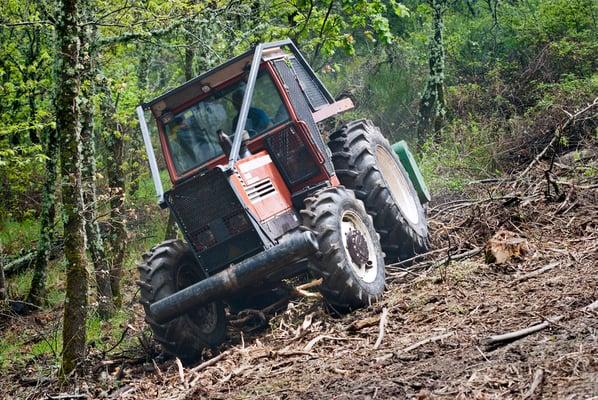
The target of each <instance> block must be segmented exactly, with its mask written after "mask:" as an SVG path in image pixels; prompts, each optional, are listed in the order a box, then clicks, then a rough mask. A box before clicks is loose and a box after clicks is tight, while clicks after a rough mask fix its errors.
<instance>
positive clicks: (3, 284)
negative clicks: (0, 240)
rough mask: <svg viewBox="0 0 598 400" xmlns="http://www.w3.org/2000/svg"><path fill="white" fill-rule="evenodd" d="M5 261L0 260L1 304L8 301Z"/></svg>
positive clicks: (0, 247) (0, 248)
mask: <svg viewBox="0 0 598 400" xmlns="http://www.w3.org/2000/svg"><path fill="white" fill-rule="evenodd" d="M1 250H2V246H0V251H1ZM2 261H3V259H2V258H0V302H2V301H4V300H6V297H7V296H6V280H5V279H4V262H2Z"/></svg>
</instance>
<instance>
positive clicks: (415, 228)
mask: <svg viewBox="0 0 598 400" xmlns="http://www.w3.org/2000/svg"><path fill="white" fill-rule="evenodd" d="M328 146H329V147H330V150H331V151H332V162H333V164H334V168H335V170H336V174H337V176H338V178H339V180H340V182H341V183H342V184H343V185H344V186H346V187H347V188H349V189H352V190H353V191H355V194H356V196H357V198H359V199H361V200H363V202H364V204H365V206H366V209H367V211H368V213H369V214H370V215H371V216H372V218H373V220H374V226H375V227H376V230H377V231H378V233H379V234H380V242H381V244H382V249H383V250H384V252H385V253H386V256H387V260H388V261H395V260H396V259H397V258H398V259H400V260H405V259H408V258H411V257H413V256H414V255H416V254H420V253H424V252H426V251H427V249H428V247H429V242H428V224H427V220H426V214H425V211H424V208H423V207H422V205H421V203H420V201H419V199H418V196H417V193H416V191H415V189H414V187H413V184H412V183H411V181H410V179H409V176H408V174H407V172H406V171H405V169H404V168H403V166H402V165H401V162H400V161H399V159H398V157H397V156H396V154H395V153H394V151H393V150H392V147H391V146H390V144H389V143H388V140H386V138H385V137H384V136H383V135H382V133H381V132H380V130H379V129H378V128H377V127H376V126H374V124H373V123H372V122H371V121H368V120H358V121H353V122H350V123H348V124H346V125H345V126H343V127H342V128H341V129H339V130H338V131H336V132H334V133H333V134H332V135H330V142H329V143H328ZM397 174H400V176H398V177H395V176H393V175H397Z"/></svg>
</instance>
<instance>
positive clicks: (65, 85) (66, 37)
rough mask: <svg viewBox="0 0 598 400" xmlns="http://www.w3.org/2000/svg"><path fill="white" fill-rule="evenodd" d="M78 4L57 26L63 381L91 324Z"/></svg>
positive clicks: (67, 0) (61, 14)
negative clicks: (63, 267)
mask: <svg viewBox="0 0 598 400" xmlns="http://www.w3.org/2000/svg"><path fill="white" fill-rule="evenodd" d="M79 7H80V3H79V2H78V1H77V0H63V1H62V2H61V3H60V5H59V8H60V9H59V11H58V13H57V21H56V25H55V29H56V36H57V43H58V51H57V56H56V57H57V65H56V68H57V69H56V96H55V102H56V104H55V107H56V110H55V111H56V129H57V130H58V135H59V137H60V155H61V157H60V160H61V172H62V204H63V208H64V210H63V213H64V216H63V220H64V255H65V258H66V298H65V301H64V323H63V329H62V343H63V353H62V375H63V376H68V375H69V374H71V373H72V372H73V371H74V370H75V369H76V367H77V364H78V363H79V362H80V361H82V360H83V359H84V358H85V352H86V344H85V334H86V328H85V321H86V319H87V280H88V274H87V260H86V255H85V230H84V218H83V194H82V191H81V126H80V124H79V116H80V112H79V105H78V99H77V98H78V96H79V94H80V77H79V72H78V69H79V27H78V25H77V21H78V17H79Z"/></svg>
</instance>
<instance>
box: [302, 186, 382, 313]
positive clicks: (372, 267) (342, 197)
mask: <svg viewBox="0 0 598 400" xmlns="http://www.w3.org/2000/svg"><path fill="white" fill-rule="evenodd" d="M305 206H306V207H305V209H304V210H301V214H302V216H303V224H304V225H305V226H306V227H307V228H309V229H311V230H312V231H314V232H315V233H316V234H317V238H318V245H319V252H318V253H317V254H316V255H315V256H314V257H312V259H311V260H310V269H311V271H312V273H313V274H314V275H315V276H317V277H321V278H323V282H322V285H321V286H320V292H321V293H322V295H323V296H324V298H325V299H326V301H327V302H328V304H329V305H331V306H332V308H333V309H334V310H336V311H339V312H345V311H349V310H352V309H355V308H360V307H365V306H368V305H370V304H372V303H374V302H376V301H378V300H379V299H380V298H381V297H382V294H383V293H384V253H383V252H382V248H381V247H380V241H379V236H378V234H377V233H376V230H375V228H374V224H373V222H372V219H371V217H370V216H369V215H368V213H367V212H366V210H365V207H364V205H363V203H362V202H361V201H360V200H358V199H356V198H355V195H354V194H353V192H352V191H351V190H347V189H345V188H344V187H342V186H339V187H331V188H326V189H322V190H320V191H318V192H317V193H316V194H315V195H314V196H312V197H308V198H306V199H305Z"/></svg>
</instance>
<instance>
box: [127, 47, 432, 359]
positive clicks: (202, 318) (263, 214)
mask: <svg viewBox="0 0 598 400" xmlns="http://www.w3.org/2000/svg"><path fill="white" fill-rule="evenodd" d="M352 107H353V104H352V102H351V100H350V99H343V100H340V101H335V100H334V98H333V97H332V96H331V95H330V93H329V92H328V91H327V90H326V88H325V87H324V85H323V84H322V82H321V81H320V80H319V79H318V78H317V77H316V75H315V74H314V72H313V70H312V69H311V68H310V66H309V65H308V64H307V62H306V61H305V59H304V58H303V56H302V55H301V53H300V52H299V51H298V50H297V48H296V46H295V45H294V44H293V42H291V41H289V40H285V41H280V42H275V43H266V44H260V45H258V46H257V47H256V48H255V49H253V50H251V51H248V52H246V53H244V54H242V55H240V56H238V57H235V58H233V59H232V60H230V61H228V62H226V63H225V64H223V65H221V66H219V67H217V68H214V69H213V70H211V71H208V72H206V73H204V74H203V75H200V76H198V77H197V78H195V79H193V80H191V81H189V82H187V83H185V84H183V85H182V86H180V87H178V88H176V89H173V90H171V91H169V92H168V93H166V94H164V95H162V96H160V97H158V98H156V99H154V100H152V101H150V102H148V103H145V104H143V105H141V106H139V107H138V108H137V113H138V116H139V119H140V125H141V129H142V133H143V137H144V142H145V146H146V150H147V153H148V158H149V162H150V167H151V172H152V177H153V180H154V184H155V187H156V191H157V195H158V201H159V204H160V205H161V206H162V207H168V208H169V209H170V211H171V212H172V215H173V216H174V218H175V220H176V222H177V224H178V226H179V228H180V230H181V232H182V234H183V236H184V238H185V241H181V240H168V241H165V242H163V243H161V244H159V245H157V246H155V247H154V248H153V249H151V250H150V251H149V252H148V253H146V254H144V256H143V260H142V261H141V262H140V263H139V265H138V269H139V273H140V280H139V285H140V287H141V303H142V304H143V307H144V309H145V313H146V321H147V323H148V324H149V325H150V327H151V329H152V330H153V332H154V336H155V338H156V340H157V341H158V342H160V343H161V344H162V346H163V347H164V348H165V350H167V351H168V352H170V353H173V354H175V355H177V356H178V357H180V358H182V359H184V360H193V359H196V358H197V357H199V356H200V355H201V351H202V349H203V348H205V347H213V346H215V345H217V344H219V343H221V342H222V341H223V340H224V337H225V328H226V316H225V311H224V310H225V305H226V306H228V307H230V308H234V309H238V308H239V307H243V304H248V303H249V302H250V301H251V299H254V298H257V296H258V295H259V294H260V293H266V292H268V291H271V290H272V289H273V288H276V287H280V286H281V284H282V281H283V280H284V279H288V278H292V277H294V276H298V275H300V274H305V273H309V274H311V275H313V276H315V277H321V278H323V281H322V284H321V286H320V291H321V293H322V295H323V297H324V299H325V300H326V302H327V304H328V305H329V306H330V308H331V309H333V310H336V311H338V312H344V311H348V310H351V309H355V308H358V307H364V306H368V305H370V304H372V303H374V302H376V301H377V300H378V299H380V298H381V296H382V294H383V292H384V277H385V273H384V268H385V257H386V259H387V260H396V259H406V258H409V257H412V256H413V255H415V254H416V253H420V252H423V251H425V250H426V249H427V246H428V228H427V222H426V215H425V212H424V209H423V207H422V204H421V201H420V199H419V197H418V194H417V192H416V190H415V189H414V185H413V183H412V181H411V179H410V176H409V174H408V173H407V171H406V169H405V168H404V166H403V165H402V164H401V162H400V161H399V158H398V157H397V155H396V154H395V152H394V151H393V149H392V147H391V146H390V145H389V142H388V141H387V140H386V139H385V138H384V136H383V135H382V134H381V133H380V130H379V129H378V128H377V127H375V126H374V125H373V124H372V123H371V122H370V121H367V120H359V121H353V122H350V123H348V124H346V125H344V126H343V127H342V128H341V129H339V130H337V131H336V132H334V133H332V134H331V135H330V136H329V139H328V140H327V141H326V140H324V138H323V137H322V135H321V132H320V129H319V128H318V123H319V122H321V121H323V120H325V119H326V118H329V117H331V116H334V115H337V114H339V113H341V112H343V111H346V110H349V109H351V108H352ZM148 110H149V111H151V114H152V115H153V118H154V119H155V122H156V127H157V129H156V130H155V131H156V132H157V135H155V136H157V140H153V139H152V137H151V136H150V131H149V130H148V127H147V125H146V122H145V115H144V111H148ZM158 143H159V147H160V149H161V153H162V154H163V159H164V164H165V166H166V169H167V170H168V175H169V176H170V181H171V183H172V188H171V189H170V190H168V191H166V192H164V191H163V188H162V181H161V178H160V171H159V167H158V162H157V161H156V157H155V154H154V147H153V145H154V144H155V145H158ZM410 168H417V167H416V166H415V165H410Z"/></svg>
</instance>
